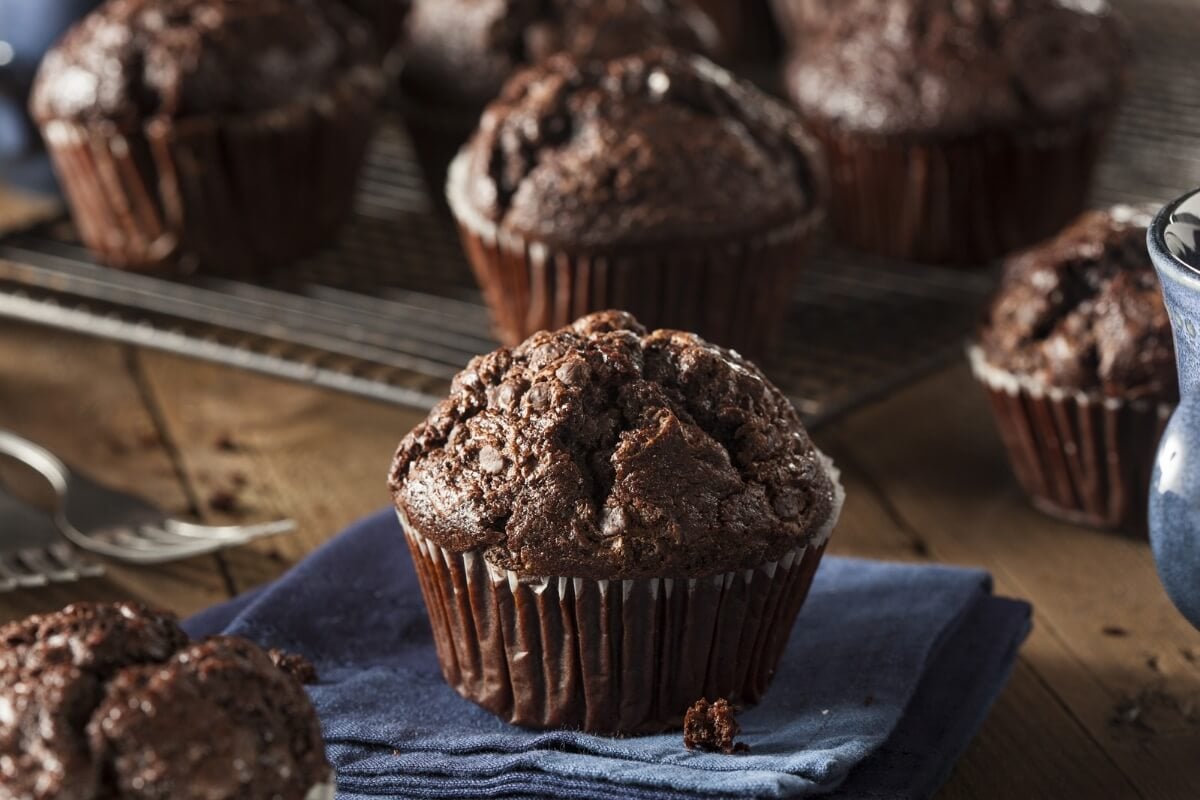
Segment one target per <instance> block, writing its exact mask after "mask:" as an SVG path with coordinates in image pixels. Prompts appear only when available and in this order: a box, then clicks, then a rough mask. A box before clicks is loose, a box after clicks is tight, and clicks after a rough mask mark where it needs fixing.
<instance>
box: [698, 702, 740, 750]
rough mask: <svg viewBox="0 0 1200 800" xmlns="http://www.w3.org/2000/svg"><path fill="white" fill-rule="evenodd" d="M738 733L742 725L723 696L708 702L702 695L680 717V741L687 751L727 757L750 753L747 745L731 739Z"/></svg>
mask: <svg viewBox="0 0 1200 800" xmlns="http://www.w3.org/2000/svg"><path fill="white" fill-rule="evenodd" d="M741 732H742V726H741V725H739V724H738V721H737V719H736V718H735V717H734V708H733V706H731V705H730V704H729V701H728V700H725V699H718V700H714V701H713V702H711V703H710V702H708V699H707V698H703V697H702V698H700V699H699V700H697V701H696V702H695V703H694V704H693V705H692V707H691V708H689V709H688V710H687V714H685V715H684V717H683V744H684V745H685V746H686V747H687V749H689V750H703V751H705V752H708V753H724V754H725V755H727V756H729V755H735V754H741V753H749V752H750V746H749V745H747V744H745V743H743V742H735V741H734V739H736V738H737V736H738V734H739V733H741Z"/></svg>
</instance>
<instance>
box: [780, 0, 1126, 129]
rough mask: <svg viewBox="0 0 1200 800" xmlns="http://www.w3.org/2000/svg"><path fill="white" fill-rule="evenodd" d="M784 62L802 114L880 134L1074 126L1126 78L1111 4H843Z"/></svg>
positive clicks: (842, 0) (1122, 35) (862, 0)
mask: <svg viewBox="0 0 1200 800" xmlns="http://www.w3.org/2000/svg"><path fill="white" fill-rule="evenodd" d="M837 5H838V9H837V12H836V13H833V14H831V15H830V18H829V19H828V20H827V21H826V22H825V24H824V25H822V26H821V28H820V29H819V31H818V32H817V33H816V34H815V35H812V36H810V37H808V38H807V39H805V41H804V42H803V43H802V45H801V46H800V47H798V49H797V54H796V56H795V58H794V59H793V60H792V62H791V64H790V65H789V68H788V83H789V86H790V89H791V94H792V96H793V98H794V99H795V101H796V102H797V103H798V104H799V106H800V108H801V109H802V111H804V112H805V114H811V115H813V116H816V117H820V118H821V119H826V120H830V121H835V122H837V123H839V124H842V125H844V126H846V127H848V128H851V129H854V130H858V131H867V132H877V133H880V134H913V135H938V136H953V135H958V134H970V133H974V132H978V131H981V130H987V129H989V128H992V127H997V126H999V127H1005V128H1007V127H1009V126H1011V125H1013V124H1028V125H1029V127H1031V128H1037V127H1038V126H1043V127H1044V126H1045V124H1046V123H1077V122H1079V121H1080V119H1081V118H1085V117H1086V115H1087V114H1089V113H1092V112H1095V111H1096V110H1097V109H1101V110H1103V109H1107V108H1109V107H1110V106H1111V104H1112V98H1113V97H1114V96H1115V95H1118V94H1120V92H1121V90H1122V89H1123V87H1124V84H1125V81H1126V67H1127V64H1128V61H1129V53H1130V37H1129V32H1128V30H1127V27H1126V25H1125V23H1124V22H1123V21H1122V20H1121V18H1120V17H1118V16H1117V15H1116V13H1115V12H1114V11H1113V10H1112V8H1111V7H1110V6H1109V4H1108V2H1107V0H837Z"/></svg>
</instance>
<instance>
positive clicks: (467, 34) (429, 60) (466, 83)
mask: <svg viewBox="0 0 1200 800" xmlns="http://www.w3.org/2000/svg"><path fill="white" fill-rule="evenodd" d="M718 40H719V35H718V34H717V32H716V29H715V27H714V26H713V24H712V21H711V20H710V19H709V18H708V17H707V16H706V15H705V14H704V13H703V12H701V11H700V10H699V9H698V8H696V7H695V6H694V5H693V4H692V3H691V2H690V0H416V2H415V3H414V5H413V9H412V17H411V19H410V21H409V33H408V41H407V46H406V51H405V59H406V60H405V66H404V84H405V88H406V89H407V90H410V91H415V92H418V93H423V94H427V95H430V97H429V99H432V100H436V101H438V102H439V103H447V102H449V103H453V104H457V105H461V106H464V107H482V106H484V105H486V104H487V103H488V102H489V101H490V100H491V99H492V98H494V97H495V96H496V95H497V94H499V93H500V89H501V87H503V86H504V82H505V81H506V80H507V79H508V77H509V76H510V75H512V73H513V72H515V71H516V70H517V69H519V68H520V67H522V66H525V65H528V64H536V63H538V62H540V61H543V60H545V59H546V58H547V57H549V56H551V55H553V54H555V53H558V52H567V53H570V54H572V55H574V56H577V57H582V58H596V59H608V58H613V57H615V56H620V55H624V54H626V53H634V52H637V51H639V50H643V49H645V48H647V47H652V46H656V45H660V46H670V47H677V48H679V49H682V50H691V51H695V52H702V53H707V54H712V53H713V51H714V50H715V49H716V48H717V47H718Z"/></svg>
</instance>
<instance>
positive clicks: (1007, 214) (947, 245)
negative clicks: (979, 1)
mask: <svg viewBox="0 0 1200 800" xmlns="http://www.w3.org/2000/svg"><path fill="white" fill-rule="evenodd" d="M1109 122H1110V116H1109V115H1104V114H1100V115H1096V116H1094V117H1093V118H1092V119H1088V120H1081V121H1080V122H1078V123H1074V124H1070V125H1063V126H1060V127H1057V128H1048V129H1046V130H1041V131H1030V132H1014V133H1006V132H996V133H983V134H977V135H972V136H964V137H958V138H951V139H940V138H911V139H910V138H905V137H886V136H873V135H870V134H863V133H859V132H855V131H852V130H845V129H842V128H841V127H839V126H837V125H830V124H824V123H821V122H820V121H819V120H813V119H809V120H808V126H809V130H811V131H812V133H813V134H814V135H815V136H816V137H817V138H818V139H819V140H820V141H821V143H822V144H823V145H824V148H825V154H826V157H827V158H828V160H829V173H830V175H831V176H832V181H831V185H832V198H831V200H830V223H831V226H832V228H833V230H834V233H835V234H836V235H837V237H838V238H839V239H840V240H841V241H843V242H845V243H846V244H849V245H852V246H854V247H857V248H860V249H862V250H866V251H869V252H873V253H879V254H881V255H886V256H891V257H894V258H903V259H907V260H912V261H920V262H933V263H946V264H953V265H982V264H985V263H987V262H988V261H990V260H992V259H994V258H997V257H999V256H1002V255H1004V254H1006V253H1010V252H1012V251H1014V250H1017V249H1020V248H1021V247H1024V246H1027V245H1030V244H1033V243H1035V242H1038V241H1041V240H1042V239H1045V238H1046V237H1048V236H1050V235H1052V234H1054V233H1056V232H1058V231H1059V230H1061V229H1062V227H1063V226H1064V225H1066V224H1067V223H1068V222H1070V221H1071V220H1072V219H1074V218H1075V217H1076V216H1077V215H1078V214H1079V213H1080V212H1081V211H1082V210H1083V209H1084V208H1085V205H1086V201H1087V196H1088V192H1089V190H1090V188H1091V184H1092V176H1093V174H1094V173H1095V169H1096V165H1097V162H1098V161H1099V157H1100V153H1101V147H1102V144H1103V142H1104V139H1105V136H1106V134H1107V131H1108V127H1109Z"/></svg>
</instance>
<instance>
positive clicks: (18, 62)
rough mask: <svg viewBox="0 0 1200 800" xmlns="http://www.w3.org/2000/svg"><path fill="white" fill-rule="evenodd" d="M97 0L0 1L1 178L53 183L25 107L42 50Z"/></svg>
mask: <svg viewBox="0 0 1200 800" xmlns="http://www.w3.org/2000/svg"><path fill="white" fill-rule="evenodd" d="M99 2H100V0H0V180H4V181H6V182H11V183H17V184H21V185H25V186H28V187H30V188H38V189H48V188H50V185H52V181H51V179H50V177H49V176H50V168H49V165H48V164H47V163H46V161H45V159H44V158H43V157H42V156H41V154H40V152H39V151H40V149H41V148H40V142H39V140H38V136H37V132H36V131H35V130H34V128H33V124H32V123H31V122H30V120H29V118H28V116H27V114H26V112H25V104H26V102H27V101H28V97H29V87H30V86H31V85H32V83H33V76H34V74H35V73H36V72H37V66H38V64H39V63H40V62H41V60H42V55H43V54H44V53H45V52H46V51H47V50H48V49H49V48H50V47H51V45H53V44H54V42H55V41H56V40H57V39H58V37H59V36H61V35H62V33H63V31H65V30H66V29H67V28H69V27H70V26H71V24H72V23H74V22H75V21H76V20H78V19H79V18H81V17H82V16H83V15H84V14H86V13H87V12H89V11H91V10H92V8H94V7H95V6H97V5H99Z"/></svg>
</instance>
